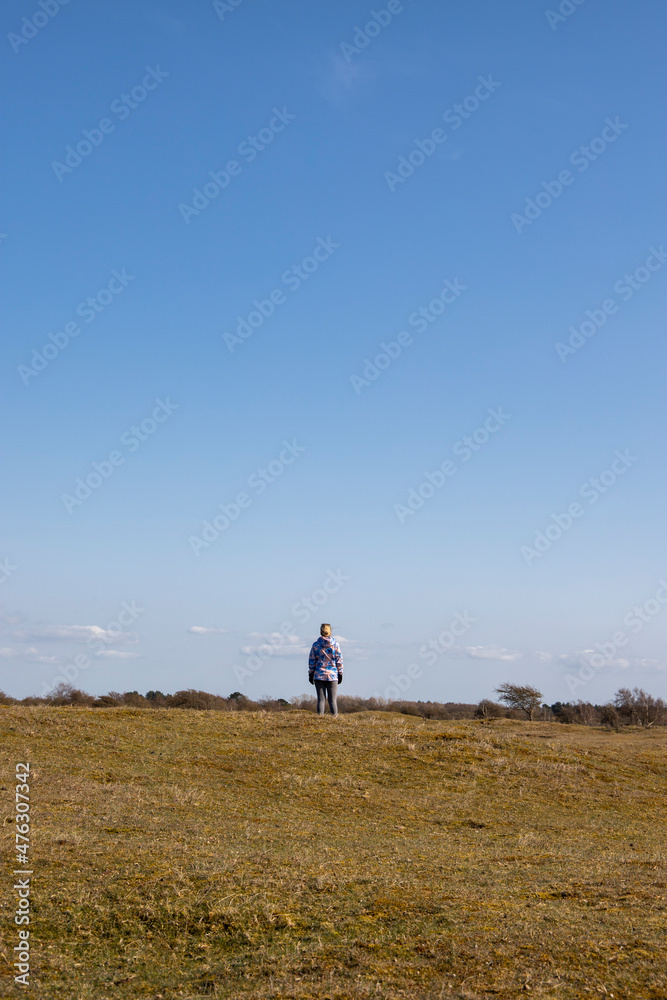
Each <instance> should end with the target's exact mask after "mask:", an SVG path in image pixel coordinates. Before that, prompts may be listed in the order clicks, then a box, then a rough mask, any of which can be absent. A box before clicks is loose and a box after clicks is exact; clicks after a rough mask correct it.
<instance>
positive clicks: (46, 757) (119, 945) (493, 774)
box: [0, 706, 667, 1000]
mask: <svg viewBox="0 0 667 1000" xmlns="http://www.w3.org/2000/svg"><path fill="white" fill-rule="evenodd" d="M0 731H1V732H2V741H1V743H0V746H1V748H2V757H3V761H2V781H1V784H2V785H3V786H5V787H4V788H3V790H2V791H0V796H2V813H1V815H2V817H3V819H4V822H5V825H4V828H3V829H4V833H5V836H4V837H3V857H4V871H5V873H6V874H5V877H4V882H5V888H4V890H3V892H2V894H1V896H2V937H1V940H0V963H1V964H0V970H1V973H2V974H1V975H0V995H1V996H10V995H11V996H16V995H17V991H18V989H19V988H18V987H15V986H14V983H13V979H12V976H13V973H12V971H11V969H10V963H11V961H12V960H13V959H12V958H11V955H12V950H11V949H12V947H13V945H14V944H15V943H16V941H15V938H16V934H15V930H14V926H13V924H12V923H11V920H12V916H13V910H14V898H13V893H12V891H11V885H12V878H13V876H11V874H7V873H8V872H10V871H11V869H12V868H13V867H14V863H13V853H12V850H11V848H12V842H13V834H14V823H13V789H14V786H13V777H14V766H15V763H16V761H19V760H26V759H27V760H29V761H30V762H31V765H32V769H33V779H32V788H31V797H32V810H33V824H34V825H33V832H32V841H33V853H32V862H33V863H32V867H33V869H34V871H35V876H34V878H35V882H34V887H35V893H36V894H35V897H34V910H33V913H34V920H33V923H32V924H31V931H32V938H33V944H34V948H35V953H34V957H33V966H32V969H33V983H34V985H33V987H32V995H33V996H35V997H37V996H38V997H40V998H41V1000H69V998H77V1000H106V998H109V1000H111V998H114V1000H129V998H136V997H149V998H158V1000H173V998H183V1000H188V998H195V997H219V998H223V997H225V998H240V997H244V998H245V997H248V998H257V1000H259V998H262V1000H266V998H288V997H289V998H299V1000H302V998H303V1000H305V998H313V1000H314V998H318V1000H321V998H325V997H328V998H332V1000H333V998H336V1000H339V998H350V1000H352V998H353V1000H364V998H398V997H403V998H404V997H408V998H419V1000H423V998H424V1000H425V998H433V1000H435V998H442V1000H447V998H451V997H459V998H471V1000H472V998H491V997H493V998H502V1000H506V998H514V997H526V996H533V997H554V998H558V1000H569V998H575V997H576V998H582V997H589V996H590V997H596V996H597V997H614V998H624V1000H639V998H656V1000H657V998H661V1000H664V998H666V997H667V968H666V958H665V950H664V948H665V930H666V926H665V925H666V923H667V920H666V917H667V909H666V907H667V902H666V900H667V892H666V889H665V886H666V882H667V868H666V864H665V833H666V831H667V809H666V799H665V789H666V788H667V781H666V778H667V757H666V755H665V750H666V749H667V732H665V730H664V729H661V730H659V731H655V732H653V731H651V730H649V731H634V730H628V731H623V732H621V733H611V732H605V731H602V730H595V729H590V728H583V727H576V726H574V727H570V726H563V725H559V724H556V723H527V722H526V723H520V722H514V721H509V720H495V721H491V722H486V721H483V722H433V721H425V720H422V719H415V718H411V717H407V716H397V715H393V714H388V713H363V714H360V715H349V716H341V717H339V718H338V719H337V720H334V719H331V718H329V717H325V718H324V719H318V718H317V717H314V716H313V715H311V714H309V713H306V712H289V713H284V714H268V713H256V714H255V713H222V712H195V711H185V710H178V709H165V710H162V711H159V712H158V711H149V710H138V709H137V710H133V709H111V710H106V709H86V708H84V709H75V708H47V707H38V708H25V707H16V706H14V707H11V708H3V709H0Z"/></svg>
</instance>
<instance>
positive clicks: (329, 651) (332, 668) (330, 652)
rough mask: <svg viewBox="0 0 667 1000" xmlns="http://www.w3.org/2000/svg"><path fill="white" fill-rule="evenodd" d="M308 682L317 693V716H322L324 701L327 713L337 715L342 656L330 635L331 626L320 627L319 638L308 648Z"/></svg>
mask: <svg viewBox="0 0 667 1000" xmlns="http://www.w3.org/2000/svg"><path fill="white" fill-rule="evenodd" d="M308 680H309V681H310V683H311V684H314V685H315V690H316V691H317V714H318V715H324V706H325V701H328V702H329V711H330V712H331V714H332V715H338V705H337V703H336V698H337V695H338V685H339V684H342V683H343V654H342V653H341V651H340V646H339V645H338V643H337V642H336V640H335V639H334V637H333V636H332V634H331V625H327V624H326V623H325V624H323V625H320V638H319V639H316V640H315V642H314V643H313V645H312V646H311V648H310V655H309V657H308Z"/></svg>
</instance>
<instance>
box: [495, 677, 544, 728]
mask: <svg viewBox="0 0 667 1000" xmlns="http://www.w3.org/2000/svg"><path fill="white" fill-rule="evenodd" d="M496 694H497V695H499V696H500V700H501V701H502V702H503V703H504V704H505V705H507V707H508V708H518V709H519V710H520V711H522V712H525V713H526V715H527V716H528V718H529V719H530V721H531V722H532V721H533V716H534V714H535V712H536V711H537V709H538V708H539V707H540V705H541V704H542V692H541V691H538V690H537V688H534V687H530V686H529V685H528V684H526V685H523V686H522V685H520V684H501V685H500V687H497V688H496Z"/></svg>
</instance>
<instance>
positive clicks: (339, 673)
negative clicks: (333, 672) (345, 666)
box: [338, 670, 343, 684]
mask: <svg viewBox="0 0 667 1000" xmlns="http://www.w3.org/2000/svg"><path fill="white" fill-rule="evenodd" d="M338 683H339V684H342V683H343V675H342V673H341V672H340V670H339V671H338Z"/></svg>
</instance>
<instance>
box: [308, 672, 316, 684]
mask: <svg viewBox="0 0 667 1000" xmlns="http://www.w3.org/2000/svg"><path fill="white" fill-rule="evenodd" d="M308 683H309V684H314V683H315V674H314V673H313V674H308Z"/></svg>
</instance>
